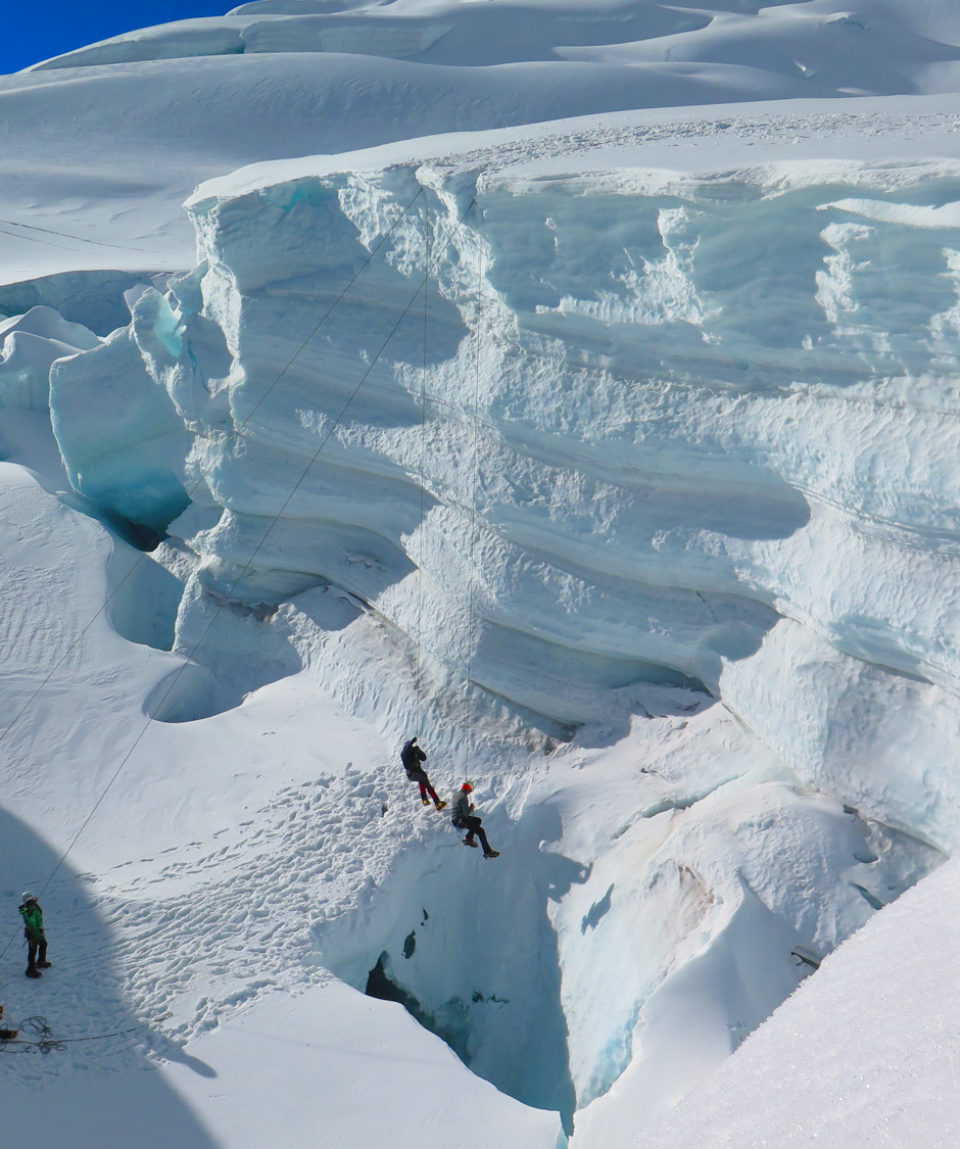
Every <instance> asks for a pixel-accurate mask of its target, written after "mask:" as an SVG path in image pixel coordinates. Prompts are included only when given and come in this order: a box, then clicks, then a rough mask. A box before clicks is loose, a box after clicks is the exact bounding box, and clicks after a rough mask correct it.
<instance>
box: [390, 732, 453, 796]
mask: <svg viewBox="0 0 960 1149" xmlns="http://www.w3.org/2000/svg"><path fill="white" fill-rule="evenodd" d="M426 760H427V755H426V751H424V750H421V749H420V747H419V746H418V745H417V739H416V737H415V736H414V737H413V738H411V739H410V741H409V742H404V744H403V749H402V750H401V751H400V761H401V762H402V763H403V768H404V770H406V772H407V777H408V778H409V779H410V781H411V782H419V783H420V801H421V802H422V803H423V804H424V806H429V805H430V798H432V799H433V804H434V806H436V808H437V809H438V810H442V809H443V808H444V806H446V802H441V801H440V799H439V798H438V797H437V792H436V790H434V788H433V787H432V786H431V785H430V779H429V778H428V777H427V774H426V771H425V770H424V768H423V766H421V762H426ZM427 794H429V795H430V798H428V797H427Z"/></svg>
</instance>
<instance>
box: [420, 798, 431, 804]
mask: <svg viewBox="0 0 960 1149" xmlns="http://www.w3.org/2000/svg"><path fill="white" fill-rule="evenodd" d="M420 801H421V802H422V803H423V804H424V806H429V805H430V799H429V798H421V799H420Z"/></svg>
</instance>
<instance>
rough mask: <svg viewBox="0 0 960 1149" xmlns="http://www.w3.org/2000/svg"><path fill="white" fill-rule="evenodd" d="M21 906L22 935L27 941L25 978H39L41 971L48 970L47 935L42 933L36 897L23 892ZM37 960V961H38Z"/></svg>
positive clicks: (38, 904)
mask: <svg viewBox="0 0 960 1149" xmlns="http://www.w3.org/2000/svg"><path fill="white" fill-rule="evenodd" d="M22 897H23V904H22V905H21V906H19V907H18V908H19V913H20V917H22V918H23V935H24V937H25V938H26V939H27V977H40V976H41V974H40V971H41V970H42V969H49V968H50V966H51V964H52V963H51V962H48V961H47V935H46V934H45V933H44V932H43V910H42V909H41V908H40V903H39V902H38V901H37V895H36V894H31V893H30V891H29V890H25V891H24V893H23V894H22ZM38 959H39V960H38Z"/></svg>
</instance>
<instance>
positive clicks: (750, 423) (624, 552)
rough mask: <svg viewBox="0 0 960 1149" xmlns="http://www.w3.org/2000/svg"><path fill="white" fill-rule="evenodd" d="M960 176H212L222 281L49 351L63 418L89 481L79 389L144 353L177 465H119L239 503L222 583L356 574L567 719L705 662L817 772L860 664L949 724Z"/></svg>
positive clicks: (215, 250) (710, 676) (237, 588)
mask: <svg viewBox="0 0 960 1149" xmlns="http://www.w3.org/2000/svg"><path fill="white" fill-rule="evenodd" d="M956 179H957V176H956V173H955V172H952V171H949V170H942V169H931V170H904V169H899V168H894V169H890V170H886V171H884V170H877V169H866V168H857V167H853V166H847V167H845V168H839V167H838V168H837V169H836V171H835V172H833V173H831V176H830V179H829V181H828V182H826V183H825V182H824V181H823V179H822V177H821V175H820V174H819V173H817V172H815V171H813V170H811V169H808V168H803V167H798V168H794V169H786V168H780V169H776V170H767V171H757V172H753V173H748V174H746V175H743V174H740V175H737V176H731V177H717V178H711V179H695V178H680V177H674V176H671V175H669V173H662V172H661V173H654V172H651V173H643V172H638V171H608V172H601V173H597V174H596V175H594V176H590V177H575V176H571V177H569V178H558V177H556V176H551V177H550V178H542V179H537V178H521V177H518V176H514V175H512V174H511V173H510V172H509V171H507V172H504V173H502V174H500V175H496V174H494V175H488V176H486V177H484V179H483V180H481V181H480V183H479V185H476V186H475V183H474V181H473V180H472V178H471V177H470V176H469V175H464V174H461V175H458V176H456V177H454V176H452V175H451V176H448V177H444V176H443V175H442V174H441V173H440V172H439V171H434V170H431V169H430V168H428V167H424V168H422V169H419V170H418V169H415V168H412V167H411V168H407V167H396V168H393V169H388V170H386V171H382V172H375V173H371V174H368V175H356V174H350V173H328V174H311V173H310V169H309V164H308V163H305V164H304V165H303V171H302V174H299V175H296V176H288V177H287V178H285V179H283V180H281V181H279V182H270V181H266V182H263V183H262V184H261V185H260V186H255V187H254V188H253V189H252V190H242V191H239V192H237V193H236V194H216V195H209V194H206V193H204V192H203V191H201V192H200V193H199V194H198V195H197V196H196V197H195V198H194V200H193V202H192V205H191V212H192V215H193V217H194V220H195V223H196V226H197V230H198V236H199V242H200V254H201V259H202V262H201V264H200V266H199V268H198V271H197V272H196V273H195V274H194V275H193V276H190V277H185V278H184V279H183V280H182V281H180V282H179V283H178V284H177V285H175V286H174V287H173V289H172V291H171V292H169V293H168V295H167V297H166V298H164V297H163V296H162V295H160V293H159V292H156V291H147V292H145V293H144V295H143V296H142V297H141V298H140V299H139V300H138V301H137V302H136V305H135V309H134V322H133V323H132V325H131V328H130V332H129V333H117V334H116V335H115V336H114V337H111V340H109V341H108V342H107V343H106V344H105V345H104V346H103V347H102V348H98V349H96V350H95V351H94V352H92V353H90V355H87V356H79V357H77V358H75V359H72V360H69V361H66V362H64V363H61V364H59V365H58V367H57V369H56V371H55V376H54V378H55V399H54V421H55V425H56V426H57V427H58V429H59V433H60V437H61V443H62V445H63V447H64V453H65V457H66V460H67V462H68V464H69V465H70V466H72V467H73V469H74V471H79V470H83V469H84V468H83V467H81V466H80V463H79V462H77V459H76V456H77V454H78V452H79V450H80V448H79V446H78V442H76V441H73V440H72V439H71V436H74V438H75V437H76V435H78V434H79V432H77V431H76V428H78V427H79V426H80V425H81V423H83V424H84V426H85V427H86V428H88V429H89V427H90V424H89V420H88V417H86V416H84V417H83V418H82V419H81V418H80V417H79V416H77V415H76V414H73V415H71V413H70V412H69V411H68V410H67V405H66V404H67V399H66V396H67V395H68V394H70V392H71V388H74V389H75V390H77V391H79V390H80V389H82V383H81V382H79V379H80V377H81V376H82V375H83V374H84V373H85V372H88V371H89V370H90V366H89V365H92V364H93V359H92V358H91V355H93V356H99V357H101V358H103V357H105V356H108V355H113V356H117V355H120V354H121V350H120V349H121V348H127V350H125V351H123V352H122V354H123V355H124V356H127V357H128V358H129V357H131V356H132V359H131V367H130V369H129V370H126V369H124V370H123V371H122V372H121V371H120V369H119V368H118V369H117V370H116V371H114V372H113V375H114V377H117V378H119V377H120V375H121V374H122V376H123V379H124V380H125V382H124V387H126V388H127V389H128V394H132V392H130V391H129V389H130V388H131V387H133V386H134V384H133V378H134V375H135V373H136V372H137V371H142V372H144V375H143V378H144V379H148V380H152V381H153V382H152V385H148V384H146V383H144V384H143V385H140V384H137V386H138V387H140V388H141V391H142V394H143V395H144V396H145V397H146V396H149V395H152V396H153V398H151V399H150V407H149V413H148V408H147V407H143V410H142V411H141V412H140V413H139V414H135V415H134V416H132V417H133V418H134V419H135V420H136V421H137V423H138V426H139V428H140V429H139V431H138V430H136V428H132V429H131V431H130V434H131V435H132V436H133V437H134V438H136V436H137V435H139V436H140V439H141V441H143V442H147V441H149V442H150V443H151V444H152V445H153V446H152V447H151V450H152V451H155V450H156V448H157V447H159V446H160V445H161V444H163V447H162V449H163V451H164V465H165V466H167V467H169V468H174V469H175V468H176V466H178V465H179V467H180V470H181V472H182V477H181V479H178V480H177V482H176V483H175V484H174V485H173V486H171V487H170V488H169V490H168V489H167V488H165V487H163V485H162V484H160V485H159V486H158V484H157V481H156V478H155V477H154V476H153V471H151V470H149V469H147V468H144V469H143V470H142V471H141V472H140V473H139V474H137V473H134V472H132V471H131V473H130V475H129V476H128V477H129V479H130V482H129V483H127V487H128V489H130V490H135V491H136V492H137V494H136V496H135V498H136V499H138V500H140V502H141V503H142V504H143V505H142V507H141V508H140V510H139V512H138V513H136V514H134V513H131V508H130V507H129V506H128V505H126V504H124V508H121V507H118V509H120V510H122V513H124V514H126V515H127V517H132V518H134V519H136V520H137V521H143V522H147V523H149V524H151V525H154V526H155V525H157V524H161V523H162V524H167V523H169V522H171V521H172V520H173V519H174V518H175V516H176V513H177V511H178V509H179V505H182V499H183V498H184V497H185V496H184V492H185V491H187V490H191V489H192V490H193V491H194V494H195V496H196V497H199V492H200V491H202V492H203V498H204V500H209V501H211V502H212V504H213V507H214V509H215V510H216V509H218V508H222V513H221V514H220V518H219V521H218V522H217V524H216V525H215V526H213V527H212V529H209V530H204V531H202V532H201V533H200V534H198V535H197V536H196V537H195V538H192V540H191V545H192V546H194V547H195V549H196V551H197V553H198V554H199V555H200V557H201V560H202V567H203V572H202V576H201V577H202V579H203V582H204V585H205V586H206V587H207V588H208V589H210V590H213V591H215V592H216V593H217V594H222V595H226V596H227V597H228V598H233V599H236V600H238V601H245V602H265V603H276V602H278V601H281V600H282V599H283V598H285V597H288V596H289V595H291V594H295V593H296V592H297V591H299V590H302V589H305V588H306V587H309V586H311V585H316V584H319V583H324V582H332V583H335V584H337V585H339V586H342V587H344V588H345V589H347V590H348V591H350V592H351V593H352V594H354V595H356V596H357V597H358V598H359V599H361V600H362V601H363V602H365V603H367V604H368V605H370V606H372V607H373V608H375V610H376V611H377V612H378V613H379V614H381V615H382V616H384V617H385V618H387V619H389V620H390V621H391V622H392V623H393V624H394V625H395V626H396V627H397V628H398V629H399V631H401V632H402V633H404V634H406V635H408V636H409V637H410V639H411V640H412V641H413V642H414V643H415V644H416V645H417V647H418V648H419V649H420V650H421V651H425V652H426V653H427V654H428V655H429V657H430V658H432V659H434V660H436V662H437V663H438V664H440V665H442V666H445V667H447V668H448V669H449V670H450V671H451V672H452V673H453V674H455V675H458V676H460V677H464V678H467V677H469V678H471V679H472V680H474V681H475V682H477V683H479V684H480V685H481V686H483V687H486V688H488V689H489V690H490V691H492V692H494V693H496V694H497V695H499V696H503V697H505V698H507V699H511V700H513V701H514V702H515V703H517V704H519V705H522V706H525V707H528V708H529V709H531V710H533V711H535V712H538V713H541V714H543V715H545V716H548V717H549V718H551V719H555V720H557V721H560V722H562V723H565V724H577V723H582V722H584V721H587V720H589V719H591V718H596V716H597V714H598V713H599V710H600V709H601V708H602V707H601V706H600V703H599V702H598V700H602V699H603V697H604V695H605V692H607V691H610V690H616V689H618V688H622V687H625V686H628V685H629V684H630V683H636V682H642V681H656V682H678V683H680V682H683V683H687V684H690V683H693V684H697V683H699V684H702V685H703V686H704V687H705V688H706V689H707V690H708V691H709V692H710V693H711V694H713V695H714V696H717V697H721V698H722V699H723V700H724V701H725V702H726V703H727V704H728V705H730V706H731V707H732V708H733V709H734V710H735V711H736V712H737V713H738V714H739V715H740V717H741V718H742V719H743V720H744V721H746V722H748V724H750V725H753V726H754V727H756V728H757V729H759V730H760V731H761V732H762V733H763V734H764V737H766V738H767V739H768V740H770V741H771V742H773V743H774V744H775V745H776V746H777V747H778V750H779V751H780V752H782V753H783V754H784V755H785V756H786V758H787V759H788V760H790V761H791V763H792V764H793V765H798V766H801V767H802V768H803V771H804V773H805V774H810V773H812V772H814V771H815V770H817V769H818V768H820V767H819V765H818V763H817V762H816V761H815V760H816V759H817V758H818V757H819V748H820V747H821V746H822V744H823V743H824V741H825V740H826V739H827V736H828V733H829V731H830V729H831V722H830V718H829V715H830V713H831V712H835V711H836V708H837V707H838V706H839V705H841V698H842V694H843V690H842V689H838V686H837V683H838V681H839V682H841V683H844V684H846V683H848V682H850V683H852V685H851V686H850V689H851V690H853V691H854V692H855V693H857V695H858V697H861V698H862V697H864V696H865V695H867V694H868V695H869V696H870V697H871V699H874V701H873V702H871V705H872V706H875V707H877V708H879V709H882V707H883V702H882V698H883V695H884V692H885V691H894V692H895V693H896V695H897V697H898V699H899V701H898V708H899V709H900V710H901V711H903V712H905V713H907V714H909V713H912V712H913V711H914V710H925V711H926V712H927V718H926V719H924V721H925V722H927V721H929V720H930V714H931V713H934V712H936V713H940V714H941V718H940V719H936V720H935V722H936V724H937V726H938V729H940V730H941V735H942V737H943V738H945V739H947V740H948V741H949V740H950V739H951V738H952V737H953V735H954V731H953V726H952V724H951V722H950V720H949V719H948V717H947V712H948V711H949V706H948V705H947V703H946V701H945V700H946V699H947V698H948V697H949V696H950V695H952V694H953V693H954V692H955V691H956V688H957V682H958V650H957V646H956V643H955V642H954V641H953V640H952V638H951V636H952V635H954V634H955V633H956V632H957V612H958V607H960V603H958V598H957V594H958V592H957V591H956V587H957V585H958V580H957V577H956V576H957V570H956V565H957V559H956V548H955V546H954V544H953V542H952V541H951V540H953V539H954V538H955V535H956V530H957V514H956V491H955V479H954V468H953V465H952V461H951V460H952V443H953V441H954V436H955V412H956V410H957V388H956V384H955V382H954V369H955V365H956V361H957V354H958V332H960V320H958V312H960V302H958V278H957V267H958V266H960V254H958V252H960V216H958V215H957V213H956V211H955V210H954V209H953V208H952V207H951V203H952V197H953V196H954V195H955V194H956V187H957V184H956ZM141 364H142V366H141ZM98 370H99V368H98ZM143 388H146V389H143ZM61 392H62V395H63V399H60V394H61ZM138 393H140V392H138ZM126 410H128V411H129V410H130V406H129V403H128V404H126ZM163 412H166V413H165V414H162V413H163ZM161 415H162V417H161ZM127 418H131V416H129V415H128V416H127ZM176 426H179V427H180V428H181V430H180V431H179V432H178V431H177V430H176ZM168 428H169V430H168ZM99 436H100V439H101V440H102V441H104V442H105V441H107V432H106V431H105V430H103V429H102V430H101V431H100V432H99ZM163 436H167V438H163ZM178 436H179V437H178ZM188 456H189V461H187V460H188ZM139 457H140V459H141V464H140V465H141V466H143V464H142V459H143V454H142V453H141V454H140V456H139ZM86 481H87V482H88V484H89V482H90V480H89V479H88V480H86ZM198 484H199V486H198ZM208 490H209V492H210V494H209V496H208V495H207V494H206V492H207V491H208ZM178 492H179V493H178ZM88 493H89V492H88ZM178 499H179V500H181V504H178V501H177V500H178ZM174 533H176V529H175V528H174ZM825 556H829V560H828V561H826V560H825ZM791 636H793V637H791ZM786 651H789V652H792V654H793V656H794V657H797V658H801V655H800V654H798V652H800V651H802V652H803V654H802V661H803V662H804V665H810V666H811V667H812V668H813V669H809V670H807V671H806V673H804V674H801V673H799V671H797V672H795V673H793V674H792V675H791V676H789V681H788V680H787V676H785V675H784V674H783V673H782V668H783V667H784V665H786V663H785V659H786V654H785V652H786ZM768 664H770V665H769V666H768ZM827 666H829V667H830V668H831V669H830V670H829V678H830V681H831V683H832V686H831V687H830V689H824V688H823V686H822V683H824V682H826V681H827V676H828V672H827V670H826V669H823V670H821V669H820V668H821V667H824V668H826V667H827ZM757 667H763V669H762V670H757V669H751V668H757ZM778 675H779V678H780V681H779V683H778V682H777V676H778ZM865 676H867V677H870V683H869V684H867V683H866V682H865V681H864V678H865ZM905 683H909V686H905V685H904V684H905ZM774 691H776V692H780V693H782V694H783V698H782V699H778V698H774V697H771V693H772V692H774ZM911 700H912V701H911ZM941 702H942V703H943V705H944V706H946V710H943V709H942V708H941ZM604 705H605V703H604ZM792 708H793V709H795V711H796V713H791V709H792ZM845 725H847V724H846V723H845ZM815 747H816V748H815ZM828 756H829V755H828ZM885 813H886V815H887V816H891V813H892V812H891V811H890V810H886V811H885ZM951 834H952V831H951V830H950V829H949V827H948V825H946V824H944V825H943V826H941V827H938V830H937V835H936V837H937V841H938V842H940V843H941V844H945V843H949V842H952V837H951Z"/></svg>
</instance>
